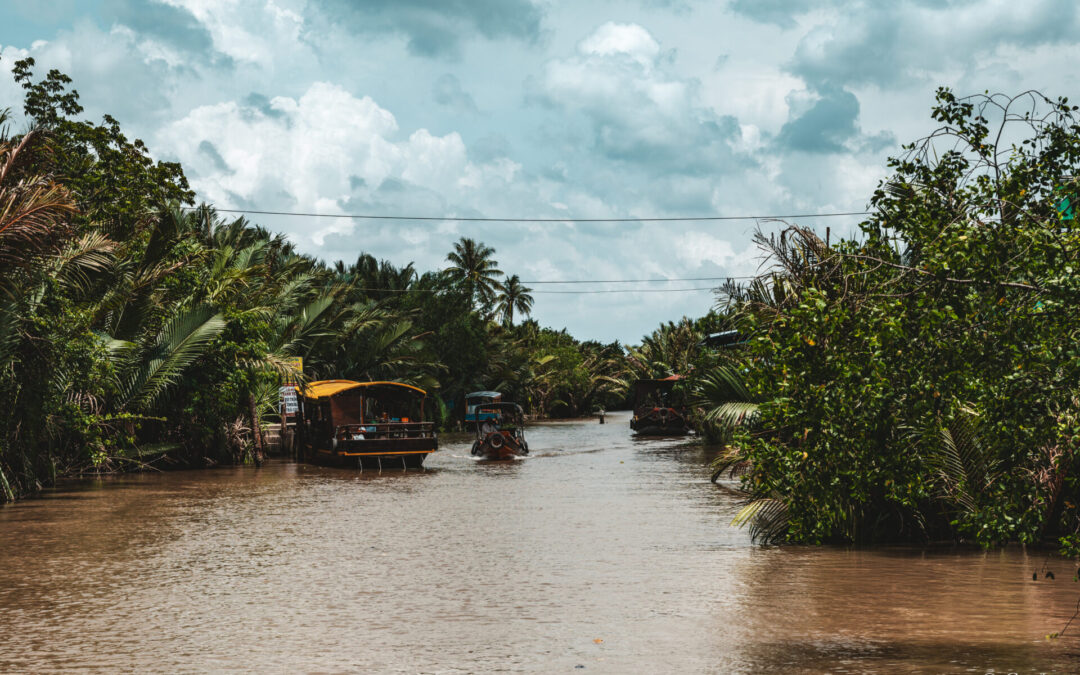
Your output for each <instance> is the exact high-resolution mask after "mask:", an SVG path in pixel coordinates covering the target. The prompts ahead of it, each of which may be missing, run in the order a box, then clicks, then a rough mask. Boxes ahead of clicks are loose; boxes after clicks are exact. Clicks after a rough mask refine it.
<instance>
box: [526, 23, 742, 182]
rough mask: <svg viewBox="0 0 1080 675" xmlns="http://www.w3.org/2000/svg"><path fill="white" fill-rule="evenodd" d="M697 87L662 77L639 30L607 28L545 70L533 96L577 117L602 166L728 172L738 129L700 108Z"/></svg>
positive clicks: (654, 49)
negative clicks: (582, 120) (586, 129)
mask: <svg viewBox="0 0 1080 675" xmlns="http://www.w3.org/2000/svg"><path fill="white" fill-rule="evenodd" d="M699 87H700V84H699V82H698V81H697V80H695V79H693V78H680V77H677V76H674V75H672V74H671V73H669V72H668V71H667V70H666V68H665V63H664V59H663V54H662V51H661V49H660V45H659V43H658V42H657V41H656V40H655V38H653V36H652V35H651V34H650V33H649V32H648V31H647V30H645V28H643V27H642V26H639V25H637V24H618V23H610V22H609V23H605V24H604V25H602V26H600V27H599V28H597V29H596V30H595V31H594V32H593V33H592V34H591V35H589V36H588V37H586V38H585V39H584V40H582V41H581V43H580V44H579V45H578V49H577V54H576V55H574V56H572V57H570V58H565V59H556V60H552V61H551V62H549V63H548V64H547V67H546V68H545V72H544V77H543V80H542V82H541V94H542V96H543V100H545V101H546V102H547V103H549V104H553V105H556V106H559V107H561V108H563V109H565V110H567V111H571V112H579V113H581V114H582V115H584V116H585V118H586V119H587V120H588V121H589V124H590V125H591V131H592V143H593V147H594V148H595V149H596V150H597V151H599V152H601V153H602V154H604V155H605V156H607V157H608V158H609V159H613V160H619V161H622V162H627V163H631V164H636V165H638V167H639V168H647V169H649V170H650V172H655V173H661V172H663V173H669V172H678V173H700V172H702V171H710V172H715V171H723V170H730V169H731V168H732V164H733V163H734V162H735V156H734V153H733V152H732V148H731V144H732V143H733V142H735V141H736V140H737V139H738V137H739V127H738V123H737V121H736V120H735V119H734V118H732V117H724V116H720V115H717V114H715V113H714V112H713V111H712V110H711V109H709V108H707V107H704V106H702V104H701V102H700V97H699Z"/></svg>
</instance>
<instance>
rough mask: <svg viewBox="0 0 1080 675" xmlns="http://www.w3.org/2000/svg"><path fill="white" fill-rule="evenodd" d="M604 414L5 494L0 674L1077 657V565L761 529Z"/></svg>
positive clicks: (653, 667) (820, 668) (855, 664)
mask: <svg viewBox="0 0 1080 675" xmlns="http://www.w3.org/2000/svg"><path fill="white" fill-rule="evenodd" d="M607 419H608V424H605V425H599V424H596V423H595V422H566V423H552V424H543V425H537V426H534V427H532V428H531V429H530V433H529V440H530V446H531V448H532V450H533V455H532V456H530V457H529V458H527V459H524V460H521V461H516V462H513V463H504V464H482V463H478V462H476V461H474V460H473V459H472V458H470V457H469V452H468V448H469V445H468V440H467V439H466V438H464V437H457V438H456V439H455V438H454V437H451V436H447V437H444V438H443V439H442V441H441V449H440V450H439V452H437V453H435V454H434V455H432V456H431V457H430V458H429V460H428V462H427V464H426V467H427V468H426V470H425V471H410V472H408V473H401V472H385V473H382V474H378V473H372V472H368V473H364V474H359V473H355V472H352V471H346V470H338V469H322V468H318V467H314V466H307V465H302V464H293V463H290V462H284V461H281V462H273V463H271V464H269V465H268V466H266V467H264V468H262V469H255V468H250V467H244V468H228V469H217V470H211V471H185V472H172V473H164V474H143V475H133V476H123V477H119V478H115V479H109V480H104V481H95V482H86V483H79V484H75V485H70V486H65V487H64V488H63V489H59V490H56V491H54V492H51V493H50V494H48V495H47V496H46V497H45V498H44V499H39V500H31V501H26V502H22V503H19V504H15V505H13V506H8V507H5V508H0V672H49V671H67V670H80V671H93V670H97V671H104V672H121V671H123V672H130V671H143V672H145V671H153V672H219V671H224V672H316V673H337V672H378V673H398V672H402V673H413V672H421V673H474V672H518V671H530V672H544V673H559V672H574V673H579V672H584V673H590V672H592V673H728V672H745V673H791V672H815V673H816V672H832V673H867V672H875V673H896V672H971V673H990V672H993V673H1008V672H1080V625H1076V624H1074V625H1073V626H1072V627H1071V628H1070V629H1069V630H1067V631H1066V632H1065V635H1064V636H1063V637H1062V638H1060V639H1058V640H1056V641H1052V642H1048V641H1046V640H1045V639H1044V636H1045V635H1046V634H1047V633H1050V632H1053V631H1057V630H1060V629H1061V628H1062V626H1064V625H1065V623H1066V622H1067V621H1068V619H1069V617H1070V616H1071V615H1072V614H1073V612H1074V611H1075V608H1076V605H1077V601H1078V600H1080V583H1076V582H1074V581H1073V579H1072V577H1073V574H1074V573H1075V568H1074V567H1073V566H1072V563H1071V562H1067V561H1060V560H1056V559H1049V560H1048V559H1047V558H1046V556H1045V555H1044V554H1041V553H1025V552H1023V551H1022V550H1019V549H1015V550H1007V551H995V552H990V553H982V552H978V551H971V550H934V551H922V550H914V549H900V548H886V549H880V548H879V549H870V550H850V549H840V548H801V547H797V548H769V549H763V548H759V547H755V546H753V545H752V544H751V543H750V541H749V538H748V535H747V533H746V532H745V531H743V530H739V529H736V528H733V527H731V526H730V522H731V519H732V517H733V516H734V514H735V513H736V512H737V511H738V508H739V504H738V500H737V498H736V497H735V496H733V495H732V494H730V493H728V492H725V491H723V490H720V489H718V488H717V487H716V486H714V485H712V484H710V483H709V481H708V471H707V469H706V468H705V464H706V462H707V461H708V460H709V459H710V458H711V454H710V451H709V450H708V449H706V448H703V447H701V446H698V445H693V444H690V443H688V442H686V441H682V440H649V441H635V440H633V439H631V438H630V432H629V428H628V426H627V419H626V417H625V415H620V414H609V415H608V418H607ZM1044 565H1045V566H1046V568H1047V569H1050V570H1052V571H1053V572H1054V573H1055V575H1056V579H1055V580H1053V581H1051V580H1047V579H1045V578H1043V575H1040V580H1039V581H1038V582H1033V581H1032V579H1031V575H1032V572H1033V571H1035V570H1036V569H1042V568H1043V567H1044ZM1078 621H1080V619H1078Z"/></svg>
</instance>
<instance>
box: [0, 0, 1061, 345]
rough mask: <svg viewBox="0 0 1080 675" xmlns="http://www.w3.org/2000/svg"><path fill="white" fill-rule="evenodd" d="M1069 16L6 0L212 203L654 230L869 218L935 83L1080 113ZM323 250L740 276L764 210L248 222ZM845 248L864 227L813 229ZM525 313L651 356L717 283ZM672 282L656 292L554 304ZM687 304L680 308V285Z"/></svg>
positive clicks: (815, 4) (753, 267) (991, 0)
mask: <svg viewBox="0 0 1080 675" xmlns="http://www.w3.org/2000/svg"><path fill="white" fill-rule="evenodd" d="M1078 14H1080V10H1078V3H1076V2H1075V1H1074V0H1025V1H1024V2H1017V1H1016V0H1008V1H1005V0H891V1H890V2H877V1H869V0H727V1H723V0H719V1H718V0H712V1H699V0H636V1H635V0H623V1H620V2H614V1H612V2H608V1H604V0H576V1H573V2H560V1H556V0H141V1H140V0H4V2H3V3H0V108H4V107H11V108H12V109H13V110H14V111H16V112H17V111H18V109H19V108H20V106H21V95H20V90H19V89H18V87H17V86H16V85H15V84H14V82H13V81H12V80H11V76H10V68H11V66H12V64H13V63H14V62H15V61H16V60H18V59H20V58H23V57H26V56H33V57H34V59H35V60H36V61H37V71H38V73H41V74H43V73H44V72H45V71H46V70H47V69H49V68H57V69H59V70H61V71H63V72H65V73H67V74H68V75H70V76H71V77H72V78H73V79H74V86H75V87H76V89H77V90H78V91H79V93H80V95H81V102H82V104H83V105H84V107H85V113H84V115H85V116H86V117H87V118H89V119H94V120H100V118H101V116H102V115H103V114H106V113H107V114H111V115H113V116H114V117H116V118H117V119H118V120H119V121H120V123H121V125H122V126H123V128H124V129H125V131H126V132H127V133H128V135H129V137H138V138H141V139H143V140H144V141H145V142H146V143H147V144H148V146H149V147H150V150H151V152H152V154H153V155H154V156H155V157H156V158H158V159H164V160H174V161H180V162H181V163H182V164H183V166H184V169H185V172H186V174H187V176H188V178H189V180H190V182H191V184H192V186H193V188H194V189H195V190H196V191H197V193H198V197H199V199H200V200H205V201H207V202H209V203H211V204H213V205H216V206H217V207H219V208H223V209H226V208H231V209H255V210H264V211H289V212H316V213H326V214H373V215H408V216H435V217H449V216H455V217H495V218H498V217H520V218H649V217H695V216H697V217H700V216H742V215H759V216H766V215H790V214H814V213H832V212H850V211H863V210H864V209H865V208H866V206H867V203H868V201H869V198H870V196H871V194H872V193H873V191H874V189H875V187H876V186H877V184H878V181H880V180H881V179H883V178H885V177H886V176H887V159H888V157H890V156H893V155H896V154H898V153H899V152H900V146H901V145H902V144H903V143H907V142H911V141H913V140H915V139H917V138H920V137H922V136H924V135H925V134H927V133H929V132H930V131H931V130H932V129H933V128H934V126H935V125H934V123H933V121H932V120H931V119H930V115H929V113H930V108H931V106H932V105H933V100H934V92H935V90H936V89H937V88H938V87H939V86H948V87H950V88H952V89H953V90H954V92H956V93H957V94H958V95H967V94H976V93H981V92H983V91H986V90H989V91H990V92H1003V93H1008V94H1015V93H1020V92H1022V91H1025V90H1028V89H1037V90H1040V91H1042V92H1043V93H1045V94H1047V95H1049V96H1051V97H1057V96H1070V95H1073V96H1072V97H1073V98H1075V95H1074V94H1075V93H1076V90H1077V85H1078V77H1080V75H1078V74H1077V69H1076V68H1075V67H1073V64H1075V63H1077V62H1080V16H1078ZM251 219H252V220H254V221H255V222H258V223H260V224H262V225H264V226H266V227H268V228H270V229H272V230H275V231H279V232H284V233H286V234H287V235H288V236H289V237H290V239H291V240H292V241H294V242H295V243H296V245H297V247H298V248H299V249H300V250H302V251H304V252H307V253H311V254H314V255H318V256H320V257H322V258H324V259H326V260H328V261H334V260H345V261H346V262H351V261H353V260H355V259H356V257H357V256H358V255H359V254H361V253H370V254H372V255H374V256H376V257H378V258H385V259H388V260H391V261H393V262H394V263H395V264H398V265H404V264H406V263H409V262H413V263H415V264H416V266H417V268H418V269H420V270H433V269H441V268H443V267H445V265H446V264H447V263H446V261H445V258H446V254H447V252H448V251H450V250H451V248H452V246H453V243H454V242H455V241H457V240H458V239H459V238H460V237H463V236H466V237H472V238H474V239H478V240H480V241H482V242H484V243H485V244H487V245H489V246H491V247H493V248H494V249H495V250H496V255H495V257H496V258H497V260H498V261H499V264H500V268H501V269H502V270H503V271H504V272H506V273H507V274H517V275H519V277H520V278H521V279H523V280H525V281H527V282H536V281H556V280H594V279H597V280H615V279H683V278H696V277H720V276H728V275H731V276H744V275H751V274H755V273H757V272H758V271H759V270H760V269H761V266H762V264H763V260H762V257H761V252H760V251H759V250H758V249H757V248H756V247H755V246H754V244H753V241H752V237H753V234H754V232H755V231H756V230H757V229H761V230H763V231H765V232H771V231H776V230H778V229H779V228H782V227H783V223H781V222H775V221H771V220H756V221H755V220H742V221H712V222H708V221H704V222H702V221H698V222H683V223H655V222H652V223H579V224H573V223H567V222H556V223H542V224H540V223H533V224H520V223H517V224H515V223H463V222H450V221H423V222H419V221H364V220H352V219H314V218H302V217H294V216H252V217H251ZM797 222H799V223H800V224H802V225H808V226H811V227H814V228H815V229H817V230H818V231H820V232H824V229H825V228H826V227H829V228H831V232H832V236H833V237H837V236H843V235H850V234H854V233H855V232H856V231H857V224H858V222H859V218H858V217H852V216H845V217H839V218H799V219H797ZM527 285H529V286H531V287H532V288H533V290H534V298H535V305H534V309H533V317H534V318H536V319H537V320H538V321H540V323H542V324H544V325H548V326H551V327H554V328H558V329H561V328H566V329H568V330H569V331H570V332H571V333H572V334H574V335H575V336H577V337H579V338H581V339H598V340H603V341H612V340H619V341H622V342H625V343H636V342H637V341H639V340H640V338H641V336H642V335H645V334H648V333H650V332H651V331H652V330H653V329H654V328H656V327H657V326H658V325H659V324H660V323H661V322H666V321H672V320H678V319H679V318H681V317H682V316H691V317H696V316H701V315H703V314H705V313H706V312H707V311H708V310H709V308H710V307H712V306H713V305H714V303H715V302H716V297H715V296H714V294H713V293H712V292H711V291H710V290H708V289H709V287H710V286H712V285H713V284H712V283H711V282H700V281H699V282H693V281H688V282H676V281H672V282H665V283H651V284H584V285H582V284H579V285H559V284H546V283H545V284H537V283H528V284H527ZM646 288H647V289H652V290H660V289H664V290H665V292H650V293H639V292H632V293H590V294H568V293H552V292H551V291H568V290H590V291H597V290H622V289H646ZM679 288H688V289H702V288H704V289H705V290H690V291H687V292H667V291H673V289H679Z"/></svg>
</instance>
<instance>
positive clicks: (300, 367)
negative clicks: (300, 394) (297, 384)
mask: <svg viewBox="0 0 1080 675" xmlns="http://www.w3.org/2000/svg"><path fill="white" fill-rule="evenodd" d="M285 363H287V364H288V365H289V367H291V368H292V369H293V370H295V371H296V372H297V373H303V372H304V357H303V356H287V357H285ZM294 380H295V377H292V376H286V378H285V381H286V382H293V381H294Z"/></svg>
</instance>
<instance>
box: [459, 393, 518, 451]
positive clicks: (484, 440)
mask: <svg viewBox="0 0 1080 675" xmlns="http://www.w3.org/2000/svg"><path fill="white" fill-rule="evenodd" d="M477 412H478V413H479V414H478V415H477V417H482V419H480V420H478V421H476V422H474V423H473V424H475V425H476V441H475V442H473V446H472V454H473V455H474V456H477V457H481V458H483V459H488V460H500V459H514V458H515V457H524V456H525V455H527V454H529V444H528V443H527V442H526V441H525V412H524V411H523V410H522V409H521V406H519V405H518V404H517V403H511V402H509V401H505V402H499V403H488V404H485V405H481V406H478V409H477Z"/></svg>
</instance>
